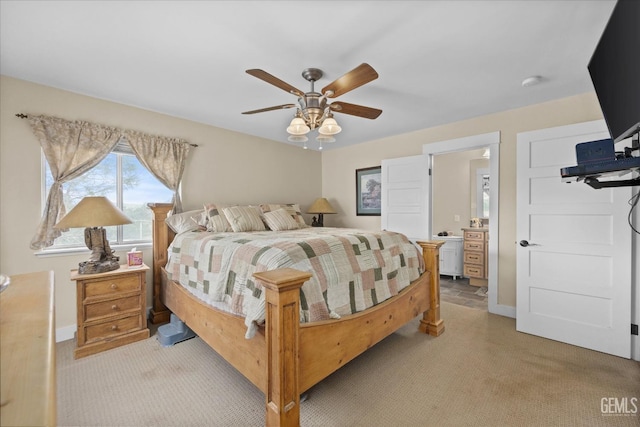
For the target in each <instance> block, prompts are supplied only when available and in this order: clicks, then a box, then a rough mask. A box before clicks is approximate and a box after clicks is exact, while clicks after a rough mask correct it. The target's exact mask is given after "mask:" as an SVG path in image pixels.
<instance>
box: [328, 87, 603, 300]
mask: <svg viewBox="0 0 640 427" xmlns="http://www.w3.org/2000/svg"><path fill="white" fill-rule="evenodd" d="M383 114H384V113H383ZM598 119H602V113H601V111H600V106H599V104H598V101H597V98H596V96H595V93H586V94H583V95H578V96H573V97H569V98H564V99H560V100H557V101H551V102H546V103H542V104H537V105H533V106H530V107H525V108H518V109H514V110H510V111H505V112H501V113H496V114H491V115H487V116H482V117H477V118H474V119H469V120H464V121H460V122H456V123H451V124H447V125H443V126H438V127H433V128H428V129H423V130H420V131H417V132H412V133H407V134H404V135H400V136H396V137H390V138H384V139H380V140H376V141H371V142H368V143H365V144H359V145H355V146H349V147H344V148H341V149H336V150H330V151H326V152H324V153H323V154H322V193H323V195H324V197H326V198H327V199H329V201H330V202H331V203H332V204H334V206H335V207H336V209H337V210H338V212H339V215H331V216H327V217H325V225H330V226H344V227H361V228H366V229H370V230H376V229H378V230H379V229H380V217H358V216H356V211H355V177H354V176H355V170H356V169H359V168H363V167H368V166H377V165H380V164H381V161H382V159H391V158H396V157H405V156H413V155H418V154H421V153H422V146H423V145H424V144H428V143H433V142H438V141H445V140H449V139H455V138H462V137H467V136H473V135H479V134H484V133H489V132H495V131H500V132H501V144H500V189H499V190H500V211H499V223H500V225H499V235H500V236H499V241H498V261H499V268H498V270H499V271H498V304H501V305H506V306H511V307H515V305H516V248H515V241H516V135H517V134H518V133H519V132H525V131H530V130H535V129H544V128H549V127H554V126H562V125H568V124H572V123H580V122H585V121H590V120H598ZM365 125H366V124H365ZM433 202H434V204H437V203H438V200H436V199H434V201H433Z"/></svg>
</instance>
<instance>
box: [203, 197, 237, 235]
mask: <svg viewBox="0 0 640 427" xmlns="http://www.w3.org/2000/svg"><path fill="white" fill-rule="evenodd" d="M222 208H223V206H222V205H220V204H217V203H207V204H205V205H204V210H205V212H206V215H207V219H208V224H207V231H214V232H218V233H221V232H225V231H233V228H231V224H229V221H227V218H226V217H225V216H224V214H223V213H222V210H221V209H222Z"/></svg>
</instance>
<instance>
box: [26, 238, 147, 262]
mask: <svg viewBox="0 0 640 427" xmlns="http://www.w3.org/2000/svg"><path fill="white" fill-rule="evenodd" d="M151 247H153V244H152V243H151V242H140V243H135V244H134V243H129V244H126V245H111V249H113V250H114V251H115V252H129V251H131V250H132V249H134V248H135V249H140V250H143V249H148V248H151ZM90 253H91V251H90V250H89V249H87V248H60V249H41V250H39V251H37V252H34V255H35V256H37V257H39V258H48V257H56V256H74V255H83V254H86V255H89V254H90ZM125 258H126V257H125ZM125 261H126V259H125Z"/></svg>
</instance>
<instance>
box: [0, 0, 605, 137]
mask: <svg viewBox="0 0 640 427" xmlns="http://www.w3.org/2000/svg"><path fill="white" fill-rule="evenodd" d="M614 4H615V2H614V1H609V0H601V1H576V0H569V1H515V0H511V1H503V0H499V1H340V2H333V1H331V2H329V1H324V2H320V1H313V2H311V1H295V2H292V1H128V2H125V1H117V2H111V1H84V2H80V1H6V0H2V1H1V2H0V73H2V74H4V75H7V76H11V77H16V78H19V79H24V80H28V81H32V82H36V83H41V84H44V85H48V86H53V87H57V88H61V89H65V90H68V91H72V92H76V93H80V94H85V95H89V96H92V97H96V98H101V99H106V100H110V101H115V102H118V103H122V104H127V105H131V106H135V107H140V108H143V109H147V110H152V111H156V112H160V113H165V114H169V115H172V116H176V117H181V118H185V119H189V120H193V121H196V122H201V123H206V124H210V125H213V126H217V127H221V128H225V129H230V130H234V131H238V132H243V133H246V134H250V135H255V136H258V137H262V138H267V139H272V140H276V141H280V142H285V143H287V139H286V138H287V133H286V131H285V128H286V126H287V125H288V123H289V121H290V120H291V118H292V117H293V113H294V110H293V109H289V110H275V111H269V112H265V113H260V114H254V115H243V114H241V112H242V111H247V110H254V109H259V108H265V107H270V106H274V105H280V104H288V103H295V102H296V98H295V96H294V95H291V94H288V93H286V92H285V91H283V90H281V89H279V88H277V87H275V86H272V85H270V84H268V83H266V82H264V81H262V80H259V79H257V78H255V77H252V76H250V75H248V74H246V73H245V70H246V69H250V68H260V69H263V70H265V71H267V72H268V73H271V74H273V75H274V76H276V77H278V78H279V79H281V80H284V81H285V82H287V83H289V84H291V85H293V86H295V87H297V88H298V89H301V90H302V91H304V92H306V91H308V90H309V89H310V84H309V82H307V81H306V80H304V79H303V78H302V76H301V73H302V70H303V69H305V68H308V67H315V68H320V69H321V70H323V71H324V73H325V77H324V78H323V79H322V80H320V81H319V82H317V83H316V90H318V89H320V88H322V87H324V86H325V85H327V84H328V83H329V82H331V81H333V80H335V79H336V78H338V77H340V76H341V75H343V74H345V73H346V72H348V71H349V70H351V69H353V68H355V67H356V66H358V65H359V64H361V63H363V62H366V63H369V64H370V65H371V66H372V67H373V68H375V69H376V71H377V72H378V74H379V76H380V77H379V78H378V79H377V80H374V81H373V82H371V83H368V84H366V85H364V86H362V87H360V88H357V89H355V90H353V91H351V92H349V93H347V94H344V95H342V96H340V97H338V98H336V99H337V100H340V101H344V102H349V103H354V104H360V105H365V106H369V107H374V108H379V109H382V110H383V113H382V115H381V116H380V117H378V118H377V119H376V120H368V119H363V118H359V117H354V116H349V115H346V114H339V113H336V115H335V118H336V119H337V120H338V123H340V125H341V126H342V128H343V131H342V133H340V134H339V135H337V142H336V143H333V144H330V145H329V146H325V149H330V148H333V147H335V148H338V147H343V146H345V145H350V144H357V143H362V142H365V141H370V140H375V139H379V138H383V137H388V136H392V135H397V134H401V133H407V132H411V131H415V130H419V129H424V128H428V127H432V126H436V125H440V124H445V123H451V122H455V121H459V120H463V119H467V118H471V117H476V116H481V115H485V114H489V113H493V112H498V111H504V110H508V109H512V108H517V107H522V106H526V105H531V104H536V103H540V102H544V101H549V100H553V99H558V98H563V97H567V96H571V95H575V94H579V93H584V92H588V91H591V90H593V87H592V85H591V80H590V78H589V74H588V72H587V64H588V62H589V59H590V57H591V54H592V53H593V50H594V49H595V46H596V44H597V42H598V40H599V38H600V35H601V33H602V31H603V29H604V27H605V25H606V22H607V20H608V18H609V16H610V14H611V11H612V10H613V6H614ZM531 75H540V76H542V77H543V82H542V84H539V85H537V86H532V87H526V88H525V87H522V86H521V82H522V80H523V79H525V78H526V77H529V76H531ZM22 112H23V113H32V114H38V113H40V111H39V110H38V105H37V102H34V103H33V105H32V106H31V108H30V109H29V111H22ZM16 113H18V111H16ZM68 118H69V119H82V117H73V118H71V117H68ZM104 122H105V123H109V120H108V118H105V120H104ZM179 133H180V132H179V130H176V135H175V136H180V135H179ZM313 138H314V137H312V138H311V139H313ZM314 147H317V146H316V143H315V142H313V143H311V142H310V148H314Z"/></svg>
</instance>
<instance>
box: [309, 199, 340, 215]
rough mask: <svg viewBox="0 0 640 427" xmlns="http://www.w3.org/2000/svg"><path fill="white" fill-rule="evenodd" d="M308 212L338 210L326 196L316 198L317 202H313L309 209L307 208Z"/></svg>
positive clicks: (326, 212)
mask: <svg viewBox="0 0 640 427" xmlns="http://www.w3.org/2000/svg"><path fill="white" fill-rule="evenodd" d="M307 213H310V214H334V213H336V211H335V210H334V209H333V206H331V203H329V201H328V200H327V199H325V198H324V197H321V198H319V199H316V200H315V202H313V203H312V204H311V206H310V207H309V209H307Z"/></svg>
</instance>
